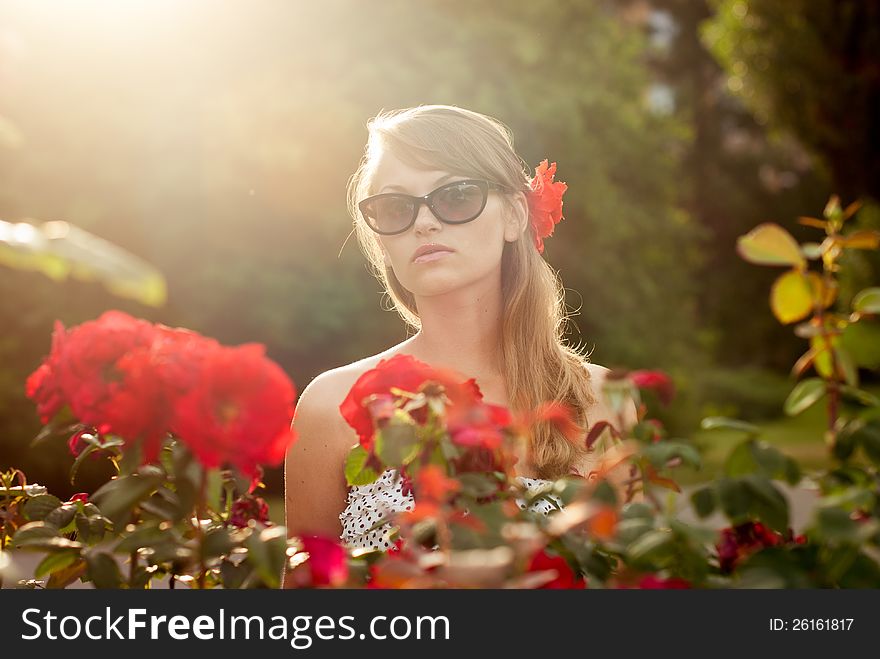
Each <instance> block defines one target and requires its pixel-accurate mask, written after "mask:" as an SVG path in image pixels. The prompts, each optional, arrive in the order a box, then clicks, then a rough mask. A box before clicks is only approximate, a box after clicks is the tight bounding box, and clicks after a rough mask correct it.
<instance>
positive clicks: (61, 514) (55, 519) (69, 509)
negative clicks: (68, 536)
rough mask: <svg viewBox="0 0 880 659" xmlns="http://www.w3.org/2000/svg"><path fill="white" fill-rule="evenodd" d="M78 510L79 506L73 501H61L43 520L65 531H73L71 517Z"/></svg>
mask: <svg viewBox="0 0 880 659" xmlns="http://www.w3.org/2000/svg"><path fill="white" fill-rule="evenodd" d="M78 510H79V506H77V505H76V504H75V503H62V504H61V505H60V506H59V507H58V508H56V509H55V510H53V511H52V512H50V513H49V514H48V515H46V517H45V518H43V521H44V522H46V524H51V525H52V526H54V527H56V528H58V529H59V530H61V531H63V532H65V533H67V532H70V531H73V518H74V516H75V515H76V513H77V511H78ZM68 527H69V528H68Z"/></svg>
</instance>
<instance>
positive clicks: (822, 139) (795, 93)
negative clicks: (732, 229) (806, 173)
mask: <svg viewBox="0 0 880 659" xmlns="http://www.w3.org/2000/svg"><path fill="white" fill-rule="evenodd" d="M714 5H715V6H716V8H717V13H716V14H715V16H714V17H713V18H712V20H711V21H710V22H709V23H708V24H707V25H706V26H705V31H704V38H705V42H706V43H707V44H708V46H709V47H710V48H711V50H712V52H713V54H714V55H715V56H716V57H717V58H718V60H719V61H720V62H721V64H722V65H723V66H724V68H725V70H726V71H727V72H728V74H729V75H730V79H729V82H728V87H729V88H730V89H732V90H734V91H736V92H737V93H738V94H739V95H740V97H741V98H742V99H743V100H744V101H745V102H746V103H747V104H748V105H749V107H750V108H752V110H753V111H754V112H755V113H756V114H757V116H758V117H759V120H762V121H765V122H766V121H769V122H772V123H773V124H774V125H776V126H778V127H780V128H782V129H784V130H787V131H790V132H792V133H794V134H795V135H796V136H797V138H798V139H799V140H800V141H801V142H802V143H803V144H805V145H807V146H808V147H809V148H811V149H812V150H813V151H814V152H815V153H816V154H817V155H818V156H819V157H820V158H821V159H822V160H823V161H824V162H825V164H826V165H827V166H828V168H829V169H830V171H831V173H832V176H833V179H834V185H835V187H836V188H837V189H838V190H840V191H841V192H842V193H843V196H844V197H845V198H847V199H854V198H857V197H859V196H862V195H866V196H869V197H873V198H874V199H875V200H877V199H880V176H878V172H880V160H878V158H880V155H878V154H880V143H878V139H880V138H878V136H877V132H876V130H874V127H875V124H876V121H877V116H880V104H878V103H880V102H878V98H880V96H878V93H877V92H878V90H880V80H878V79H877V77H876V76H871V75H865V74H864V71H866V70H867V69H869V68H870V67H872V66H874V65H875V64H876V54H877V52H880V25H878V21H877V4H876V2H873V1H868V2H866V1H864V0H795V1H793V2H785V3H780V2H775V1H774V0H747V1H743V0H718V1H716V2H714Z"/></svg>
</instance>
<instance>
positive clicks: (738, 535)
mask: <svg viewBox="0 0 880 659" xmlns="http://www.w3.org/2000/svg"><path fill="white" fill-rule="evenodd" d="M788 542H794V543H795V544H803V543H805V542H806V538H805V536H803V535H799V536H796V537H793V535H792V531H791V529H789V530H788V533H787V534H786V535H785V536H783V535H782V534H781V533H778V532H776V531H774V530H772V529H769V528H767V527H766V526H764V525H763V524H762V523H761V522H745V523H743V524H739V525H737V526H734V527H728V528H726V529H722V530H721V540H720V541H719V542H718V544H717V545H716V546H715V549H716V550H717V551H718V564H719V566H720V568H721V572H723V573H725V574H729V573H731V572H733V570H734V569H736V566H737V564H738V563H739V562H740V561H741V560H742V559H744V558H746V557H747V556H749V555H750V554H753V553H754V552H756V551H760V550H761V549H764V548H765V547H776V546H778V545H783V544H786V543H788Z"/></svg>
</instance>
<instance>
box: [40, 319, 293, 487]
mask: <svg viewBox="0 0 880 659" xmlns="http://www.w3.org/2000/svg"><path fill="white" fill-rule="evenodd" d="M26 390H27V395H28V397H29V398H31V399H32V400H34V401H35V402H36V404H37V410H38V412H39V414H40V417H41V418H42V420H43V422H44V423H48V422H49V420H50V419H51V418H52V417H53V416H55V414H57V413H58V412H59V411H60V410H61V409H62V408H63V407H64V406H65V405H67V406H69V407H70V410H71V412H72V413H73V415H74V416H75V417H76V418H77V419H79V421H81V422H82V423H84V424H86V425H88V426H92V427H94V428H96V429H97V430H98V432H99V433H113V434H115V435H118V436H120V437H122V438H123V439H125V440H126V441H129V442H140V443H141V445H142V449H143V458H144V460H145V461H147V462H152V461H155V460H156V458H157V457H158V453H159V449H160V447H161V443H162V440H163V439H164V438H165V436H166V434H167V433H168V432H171V433H172V434H174V435H176V436H178V437H179V438H180V439H181V440H183V441H184V442H185V443H186V444H187V445H188V446H189V447H190V448H191V450H192V451H193V453H194V454H195V455H196V456H197V457H198V458H199V459H200V460H201V461H202V462H203V463H204V464H205V465H206V466H209V467H213V466H217V465H219V464H221V463H223V462H230V463H233V464H235V465H237V466H238V467H239V468H240V469H241V470H242V471H244V472H245V473H249V474H250V473H255V471H256V469H257V466H258V464H260V463H266V464H278V463H279V462H280V461H281V460H282V458H283V457H284V453H285V450H286V448H287V447H288V446H289V445H290V444H291V443H292V442H293V441H294V439H295V436H294V434H293V432H292V430H291V429H290V419H291V417H292V416H293V402H294V398H295V390H294V388H293V384H292V383H291V382H290V380H289V379H288V378H287V376H286V375H285V374H284V372H283V371H282V370H281V369H280V368H279V367H278V366H277V365H276V364H275V363H273V362H272V361H270V360H269V359H268V358H266V356H265V354H264V351H263V347H262V346H259V345H245V346H240V347H235V348H229V347H224V346H221V345H220V344H219V343H217V342H216V341H214V340H213V339H208V338H205V337H203V336H201V335H199V334H197V333H195V332H190V331H188V330H181V329H171V328H168V327H164V326H161V325H153V324H151V323H148V322H146V321H143V320H139V319H136V318H133V317H131V316H129V315H127V314H124V313H121V312H118V311H108V312H106V313H104V314H103V315H102V316H101V317H100V318H98V319H97V320H94V321H89V322H86V323H83V324H82V325H79V326H77V327H74V328H72V329H71V330H69V331H65V330H64V327H63V326H62V325H61V324H60V323H56V325H55V332H54V334H53V339H52V350H51V352H50V354H49V356H48V357H47V358H46V359H45V360H44V362H43V363H42V364H41V365H40V367H39V368H38V369H37V370H36V371H34V373H33V374H31V376H30V377H29V378H28V381H27V385H26ZM76 448H77V447H76V446H73V445H72V446H71V450H76Z"/></svg>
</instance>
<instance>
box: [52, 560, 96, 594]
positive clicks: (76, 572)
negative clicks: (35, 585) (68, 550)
mask: <svg viewBox="0 0 880 659" xmlns="http://www.w3.org/2000/svg"><path fill="white" fill-rule="evenodd" d="M85 573H86V562H85V560H84V559H83V558H82V557H79V558H78V559H77V560H76V561H74V562H73V563H71V564H70V565H68V566H67V567H65V568H61V569H60V570H56V571H54V572H53V573H52V574H51V575H49V579H48V581H46V588H67V587H68V586H69V585H70V584H72V583H73V582H74V581H76V580H77V579H79V578H80V577H82V576H83V575H84V574H85Z"/></svg>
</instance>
